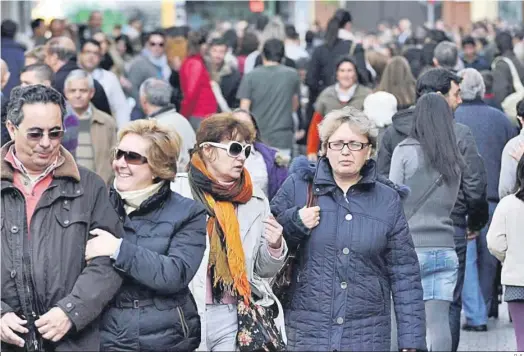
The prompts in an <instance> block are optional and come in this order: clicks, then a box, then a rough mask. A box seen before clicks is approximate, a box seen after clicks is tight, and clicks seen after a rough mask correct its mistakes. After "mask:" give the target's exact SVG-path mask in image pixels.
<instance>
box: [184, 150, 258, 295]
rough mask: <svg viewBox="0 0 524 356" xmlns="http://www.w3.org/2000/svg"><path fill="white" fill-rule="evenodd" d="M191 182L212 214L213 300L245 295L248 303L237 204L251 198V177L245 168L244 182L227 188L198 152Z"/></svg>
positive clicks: (249, 290) (209, 230)
mask: <svg viewBox="0 0 524 356" xmlns="http://www.w3.org/2000/svg"><path fill="white" fill-rule="evenodd" d="M189 180H190V184H191V189H192V191H193V195H194V196H195V198H196V199H198V200H200V201H201V202H202V203H203V204H204V205H205V206H206V208H207V211H208V215H209V219H208V221H207V234H208V236H209V243H210V252H209V267H208V268H209V270H210V271H211V277H212V283H213V291H214V293H213V294H214V295H213V297H214V298H218V300H220V299H221V297H222V296H223V293H224V292H228V293H231V294H232V295H237V296H242V297H243V298H244V300H245V302H246V303H248V301H249V297H250V296H251V287H250V285H249V281H248V278H247V271H246V262H245V256H244V248H243V247H242V241H241V238H240V227H239V223H238V219H237V216H236V214H235V206H234V204H233V203H237V204H245V203H247V202H248V201H249V200H250V199H251V197H252V195H253V184H252V182H251V177H250V176H249V173H248V172H247V170H246V169H245V168H244V172H243V173H242V175H241V177H240V179H239V180H238V181H236V182H234V184H233V185H231V186H230V187H225V186H223V185H221V184H220V183H218V182H217V181H216V179H215V178H214V177H212V176H211V174H210V173H209V171H208V170H207V168H206V166H205V164H204V162H203V161H202V159H201V158H200V156H199V155H198V154H197V153H195V154H193V155H192V157H191V162H190V164H189ZM217 294H218V295H217Z"/></svg>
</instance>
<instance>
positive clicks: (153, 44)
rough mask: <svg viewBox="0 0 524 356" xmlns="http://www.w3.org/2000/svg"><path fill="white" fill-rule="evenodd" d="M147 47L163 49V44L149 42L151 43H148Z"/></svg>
mask: <svg viewBox="0 0 524 356" xmlns="http://www.w3.org/2000/svg"><path fill="white" fill-rule="evenodd" d="M149 45H150V46H151V47H160V48H162V47H164V42H151V41H150V42H149Z"/></svg>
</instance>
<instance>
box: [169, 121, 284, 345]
mask: <svg viewBox="0 0 524 356" xmlns="http://www.w3.org/2000/svg"><path fill="white" fill-rule="evenodd" d="M254 136H255V133H254V132H253V131H251V129H250V128H249V126H247V125H245V124H244V123H242V122H241V121H239V120H237V119H235V118H234V116H233V115H232V114H231V113H222V114H216V115H213V116H211V117H209V118H208V119H206V120H204V122H202V125H201V126H200V128H199V130H198V132H197V144H196V145H195V151H194V152H193V154H192V156H191V162H190V164H189V172H188V174H179V175H177V177H176V179H175V181H174V182H173V183H172V184H171V186H172V189H173V190H174V191H175V192H178V193H180V194H182V195H183V196H185V197H188V198H193V199H195V200H197V201H199V202H201V203H203V204H204V205H205V206H206V210H207V216H208V220H207V241H209V243H208V245H207V248H206V252H205V254H204V258H203V260H202V264H201V265H200V268H199V270H198V272H197V274H196V276H195V277H194V278H193V280H192V281H191V284H190V289H191V292H192V293H193V296H194V297H195V300H196V303H197V306H198V312H199V315H200V320H201V325H202V326H201V331H202V332H201V335H202V336H201V344H200V347H199V349H198V350H199V351H228V352H232V351H236V350H237V349H239V348H243V349H247V350H251V351H253V350H261V349H263V348H264V347H266V348H267V346H271V349H275V350H277V351H279V350H282V346H283V345H282V344H283V342H284V341H285V330H284V313H283V311H282V306H281V305H280V302H279V301H278V299H277V298H276V296H275V295H274V293H273V292H272V290H271V287H270V285H269V280H270V279H271V278H273V277H275V275H276V274H277V272H278V271H279V270H280V269H281V268H282V266H283V264H284V262H285V258H286V255H287V250H288V249H287V244H286V241H285V240H284V239H283V238H282V226H280V224H279V223H278V222H276V220H275V218H273V216H271V212H270V210H269V203H268V201H267V198H266V196H265V195H264V193H263V192H262V190H261V189H260V188H259V187H258V186H257V185H254V184H253V183H252V180H251V176H250V174H249V173H248V172H247V170H246V169H245V162H246V159H247V158H249V156H250V154H251V147H252V142H253V140H254ZM246 299H247V300H249V301H250V302H248V303H246ZM252 302H255V303H257V304H259V305H260V306H261V307H262V308H264V310H265V313H266V314H265V315H266V320H265V321H264V325H265V326H263V327H264V328H265V331H266V332H268V331H269V330H271V331H273V332H274V333H271V335H272V339H271V341H269V343H270V344H271V345H268V344H267V342H268V340H261V338H260V336H258V335H260V333H256V334H255V333H253V331H254V330H253V329H252V326H253V324H252V321H251V322H250V321H249V320H247V319H246V318H247V316H248V315H252V314H251V313H252V312H253V309H252V308H251V307H247V305H250V304H251V303H252ZM246 307H247V308H246ZM246 311H248V313H246ZM269 324H274V326H275V327H274V328H271V329H269V328H267V325H269ZM277 339H278V340H279V342H276V340H277ZM257 346H258V347H257Z"/></svg>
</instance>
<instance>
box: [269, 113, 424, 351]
mask: <svg viewBox="0 0 524 356" xmlns="http://www.w3.org/2000/svg"><path fill="white" fill-rule="evenodd" d="M319 131H320V137H321V142H322V144H321V158H320V159H319V160H318V163H317V165H316V167H314V168H311V169H308V168H307V167H306V168H305V169H300V170H298V171H297V173H296V174H293V175H291V176H290V177H289V178H288V179H287V180H286V181H285V182H284V185H283V186H282V187H281V188H280V190H279V191H278V193H277V194H276V196H275V197H274V198H273V200H272V201H271V211H272V212H273V214H274V215H275V216H276V218H277V221H278V222H279V223H280V224H282V226H283V228H284V237H285V239H286V241H287V242H288V243H289V246H290V250H291V251H297V249H298V252H297V260H296V264H295V265H294V267H293V273H292V277H291V285H290V287H289V294H290V298H289V299H288V302H287V303H286V304H285V305H284V308H285V313H284V315H285V318H286V330H287V335H288V344H287V348H288V350H289V351H343V352H348V351H358V352H370V351H375V352H376V351H380V352H384V351H389V350H390V347H391V346H390V343H391V324H390V320H391V316H390V314H391V312H392V311H391V295H393V300H394V302H395V303H394V308H395V309H394V311H395V314H396V315H397V317H398V349H397V350H396V351H401V350H402V351H415V350H420V351H422V350H426V338H425V334H426V326H425V316H424V302H423V298H422V297H423V294H422V285H421V282H420V269H419V267H418V264H417V255H416V253H415V249H414V246H413V242H412V239H411V234H410V232H409V229H408V224H407V221H406V218H405V215H404V212H403V209H402V201H401V199H402V198H401V197H402V196H404V197H405V194H407V192H406V189H405V187H404V188H402V187H399V186H397V185H394V184H393V183H392V182H390V181H389V180H387V179H385V178H384V177H382V176H380V175H378V174H377V173H376V170H375V161H374V160H373V159H372V158H371V157H372V155H373V150H374V149H375V145H376V139H377V136H378V130H377V128H376V127H375V125H374V123H373V122H372V121H371V120H370V119H369V118H368V117H366V116H365V115H364V114H363V113H362V112H361V111H359V110H357V109H355V108H353V107H351V106H348V107H344V108H343V109H340V110H334V111H332V112H330V113H328V115H327V116H326V118H325V119H324V121H322V123H321V125H320V130H319ZM298 160H299V159H298V158H297V161H298ZM304 160H306V159H305V158H304ZM293 165H295V163H293ZM306 166H308V163H307V160H306ZM308 192H309V193H308ZM308 196H309V197H310V198H313V203H312V204H311V206H306V205H307V200H308ZM315 201H316V202H315ZM404 284H405V285H406V286H407V285H409V288H408V287H406V288H404V287H401V286H402V285H404Z"/></svg>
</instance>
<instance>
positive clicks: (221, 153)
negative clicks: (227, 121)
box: [203, 137, 246, 183]
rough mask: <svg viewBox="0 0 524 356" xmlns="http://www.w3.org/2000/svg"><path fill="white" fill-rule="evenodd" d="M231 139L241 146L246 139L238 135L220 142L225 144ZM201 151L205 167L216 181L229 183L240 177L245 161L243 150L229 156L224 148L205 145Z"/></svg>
mask: <svg viewBox="0 0 524 356" xmlns="http://www.w3.org/2000/svg"><path fill="white" fill-rule="evenodd" d="M231 141H237V142H239V143H240V144H241V145H242V146H245V145H246V141H245V140H244V139H240V138H238V137H237V138H236V139H235V140H222V141H221V142H220V143H221V144H223V145H226V146H227V145H228V144H229V143H230V142H231ZM203 153H204V162H205V164H206V167H207V169H208V171H209V172H210V173H211V174H212V175H213V176H214V177H215V179H216V180H217V181H219V182H221V183H231V182H234V181H235V180H237V179H239V178H240V175H241V174H242V171H243V170H244V164H245V163H246V155H245V151H243V152H242V153H241V154H240V155H239V156H237V157H231V156H229V155H228V153H227V150H226V149H223V148H219V147H213V146H205V147H204V148H203Z"/></svg>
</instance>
